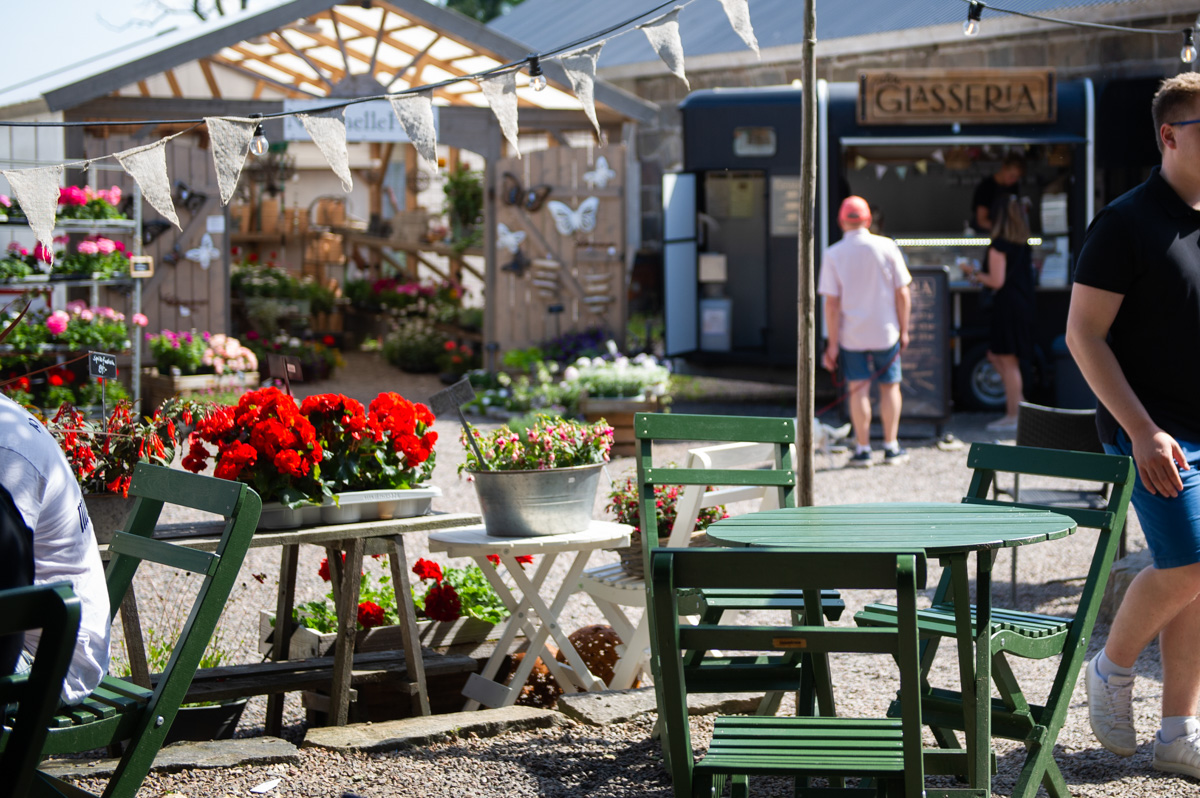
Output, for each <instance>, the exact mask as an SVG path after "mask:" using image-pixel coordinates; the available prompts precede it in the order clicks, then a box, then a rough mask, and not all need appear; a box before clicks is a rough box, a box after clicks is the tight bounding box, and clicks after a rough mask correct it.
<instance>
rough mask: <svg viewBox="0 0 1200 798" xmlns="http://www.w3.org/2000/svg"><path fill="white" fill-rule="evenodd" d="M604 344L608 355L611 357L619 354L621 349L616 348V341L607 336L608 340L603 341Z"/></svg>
mask: <svg viewBox="0 0 1200 798" xmlns="http://www.w3.org/2000/svg"><path fill="white" fill-rule="evenodd" d="M604 346H605V348H606V349H608V353H609V354H610V355H612V356H613V357H616V356H617V355H619V354H621V350H620V349H617V342H616V341H614V340H613V339H611V338H609V339H608V341H606V342H605V344H604Z"/></svg>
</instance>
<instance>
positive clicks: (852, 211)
mask: <svg viewBox="0 0 1200 798" xmlns="http://www.w3.org/2000/svg"><path fill="white" fill-rule="evenodd" d="M838 221H839V222H862V223H863V224H864V225H868V224H870V223H871V206H870V205H868V204H867V201H866V200H865V199H863V198H862V197H856V196H854V195H851V196H849V197H846V198H845V199H844V200H842V208H841V210H839V211H838Z"/></svg>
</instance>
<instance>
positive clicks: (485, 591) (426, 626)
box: [259, 555, 533, 659]
mask: <svg viewBox="0 0 1200 798" xmlns="http://www.w3.org/2000/svg"><path fill="white" fill-rule="evenodd" d="M379 559H380V560H381V561H382V563H383V565H384V572H383V574H382V575H381V576H379V577H377V578H375V577H372V576H371V574H370V573H369V572H367V571H364V572H363V574H362V584H361V587H360V589H359V599H360V600H359V604H358V622H357V628H358V633H357V635H356V637H355V644H354V649H355V651H359V652H363V651H386V650H391V649H395V648H400V647H402V646H403V643H402V639H401V635H400V630H399V627H398V625H397V624H398V622H399V616H398V614H397V610H396V593H395V590H394V589H393V586H392V579H391V577H390V576H389V575H388V571H387V555H379ZM496 560H497V561H499V558H498V557H497V558H496ZM518 561H520V562H522V563H529V562H532V561H533V558H532V557H520V558H518ZM412 572H413V573H414V574H416V575H417V576H418V577H420V580H421V583H420V584H417V585H413V587H412V588H411V590H412V597H413V605H414V606H415V608H416V610H417V633H418V636H419V637H420V639H421V643H422V644H423V645H425V646H429V647H434V646H450V645H460V644H465V643H479V642H482V641H483V640H485V639H486V638H487V635H488V634H489V633H490V632H491V630H492V627H494V626H495V625H496V624H497V623H499V622H500V621H502V620H504V619H505V618H507V617H508V615H509V612H508V609H507V608H506V607H505V606H504V602H503V601H501V599H500V597H499V596H498V595H496V592H495V591H494V590H492V587H491V585H489V584H488V581H487V577H486V576H485V575H484V573H483V571H482V570H481V569H480V568H479V566H477V565H469V566H467V567H466V568H449V567H446V568H443V567H442V566H441V565H439V564H438V563H436V562H434V561H432V560H426V559H419V560H417V562H416V564H415V565H414V566H413V567H412ZM317 574H318V575H319V576H320V577H321V578H322V579H323V580H325V581H326V582H328V581H330V573H329V559H328V558H327V557H326V558H322V559H321V563H320V566H319V567H318V568H317ZM292 619H293V621H294V626H293V630H292V636H291V639H290V640H289V641H288V645H287V652H288V658H289V659H305V658H308V657H320V656H325V655H327V654H329V653H330V652H331V651H332V650H333V646H334V642H335V641H336V639H337V615H336V613H335V612H334V597H333V592H332V591H330V592H329V593H327V594H326V595H325V597H324V598H321V599H317V600H315V601H308V602H305V603H303V604H300V605H298V606H297V607H296V608H295V609H294V610H293V615H292ZM274 627H275V617H274V615H272V614H271V613H269V612H265V611H264V612H261V613H260V614H259V651H261V652H262V653H263V654H269V653H270V652H271V646H272V640H271V638H270V635H271V634H272V632H273V630H274Z"/></svg>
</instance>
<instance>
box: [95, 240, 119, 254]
mask: <svg viewBox="0 0 1200 798" xmlns="http://www.w3.org/2000/svg"><path fill="white" fill-rule="evenodd" d="M96 248H97V249H98V250H100V252H101V254H104V255H109V254H111V253H113V252H115V251H116V249H117V246H116V244H114V243H113V242H112V241H111V240H110V239H107V238H97V239H96Z"/></svg>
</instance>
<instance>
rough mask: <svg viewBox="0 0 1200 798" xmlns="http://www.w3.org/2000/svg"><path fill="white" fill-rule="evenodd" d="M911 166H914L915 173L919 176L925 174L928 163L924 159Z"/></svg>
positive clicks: (927, 169)
mask: <svg viewBox="0 0 1200 798" xmlns="http://www.w3.org/2000/svg"><path fill="white" fill-rule="evenodd" d="M913 166H915V167H916V168H917V171H918V172H920V173H921V174H925V173H926V172H928V171H929V161H927V160H925V159H924V158H922V159H921V160H919V161H917V162H916V163H915V164H913Z"/></svg>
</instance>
